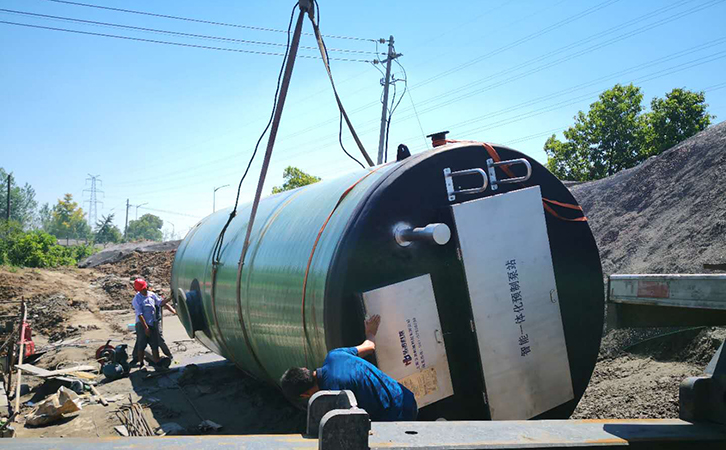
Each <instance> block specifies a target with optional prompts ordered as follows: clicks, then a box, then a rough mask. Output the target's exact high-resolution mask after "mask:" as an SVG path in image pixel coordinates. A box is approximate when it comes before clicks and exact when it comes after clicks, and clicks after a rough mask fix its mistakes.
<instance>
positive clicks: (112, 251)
mask: <svg viewBox="0 0 726 450" xmlns="http://www.w3.org/2000/svg"><path fill="white" fill-rule="evenodd" d="M180 242H181V241H166V242H155V241H144V242H129V243H126V244H116V245H112V246H110V247H107V248H105V249H103V250H101V251H100V252H98V253H96V254H94V255H91V256H89V257H88V258H86V259H84V260H83V261H81V262H80V263H78V267H80V268H81V269H85V268H92V267H96V266H100V265H101V264H114V263H117V262H119V261H121V260H123V259H124V258H127V257H128V256H130V255H133V254H134V253H139V252H140V253H147V252H150V253H156V252H170V251H176V249H177V247H179V243H180Z"/></svg>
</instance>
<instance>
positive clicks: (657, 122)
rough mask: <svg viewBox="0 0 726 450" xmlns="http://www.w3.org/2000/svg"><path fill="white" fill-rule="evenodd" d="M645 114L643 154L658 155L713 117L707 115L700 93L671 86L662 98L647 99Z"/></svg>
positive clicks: (706, 123)
mask: <svg viewBox="0 0 726 450" xmlns="http://www.w3.org/2000/svg"><path fill="white" fill-rule="evenodd" d="M650 108H651V112H650V113H648V114H647V115H646V122H647V123H646V126H647V129H646V142H645V148H644V149H643V151H644V153H645V155H646V156H653V155H659V154H661V153H663V152H664V151H666V150H668V149H669V148H671V147H673V146H674V145H676V144H678V143H679V142H682V141H684V140H686V139H688V138H689V137H691V136H693V135H695V134H697V133H699V132H701V131H703V130H705V129H706V128H708V126H709V125H711V119H714V118H715V116H712V115H710V114H708V112H707V108H708V104H706V96H705V95H704V93H703V92H691V91H689V90H687V89H682V88H675V89H673V90H672V91H670V92H669V93H667V94H666V96H665V98H657V97H656V98H654V99H653V101H651V102H650Z"/></svg>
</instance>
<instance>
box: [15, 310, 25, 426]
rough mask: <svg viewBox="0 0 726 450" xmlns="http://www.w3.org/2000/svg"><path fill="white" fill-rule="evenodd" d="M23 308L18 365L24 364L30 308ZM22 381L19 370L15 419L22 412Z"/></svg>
mask: <svg viewBox="0 0 726 450" xmlns="http://www.w3.org/2000/svg"><path fill="white" fill-rule="evenodd" d="M21 308H22V316H23V321H22V322H21V325H20V351H19V355H18V365H21V364H23V353H25V326H26V324H27V322H26V320H27V319H28V308H27V306H26V304H25V302H23V303H22V304H21ZM20 381H21V371H20V369H19V368H18V381H17V382H16V388H15V410H14V411H13V413H14V414H15V417H17V416H18V411H20Z"/></svg>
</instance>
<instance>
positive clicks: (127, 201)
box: [124, 199, 131, 239]
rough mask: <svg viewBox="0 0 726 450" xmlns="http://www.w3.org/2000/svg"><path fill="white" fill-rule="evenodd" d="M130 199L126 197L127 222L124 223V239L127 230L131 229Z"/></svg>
mask: <svg viewBox="0 0 726 450" xmlns="http://www.w3.org/2000/svg"><path fill="white" fill-rule="evenodd" d="M130 207H131V205H129V199H126V224H125V225H124V239H126V231H127V230H128V229H129V208H130Z"/></svg>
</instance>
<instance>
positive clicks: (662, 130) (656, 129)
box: [544, 84, 714, 181]
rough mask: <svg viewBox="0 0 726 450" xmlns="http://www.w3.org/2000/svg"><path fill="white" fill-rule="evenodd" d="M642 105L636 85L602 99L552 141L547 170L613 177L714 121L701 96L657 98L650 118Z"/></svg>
mask: <svg viewBox="0 0 726 450" xmlns="http://www.w3.org/2000/svg"><path fill="white" fill-rule="evenodd" d="M642 100H643V94H642V93H641V92H640V88H638V87H636V86H633V85H632V84H630V85H628V86H622V85H619V84H616V85H615V87H613V88H612V89H609V90H607V91H605V92H603V93H602V94H600V97H599V99H598V101H596V102H595V103H593V104H592V105H590V110H589V111H588V112H587V114H585V113H584V112H582V111H580V112H579V113H578V114H577V116H575V125H573V126H572V127H570V128H568V129H567V130H565V131H564V133H563V134H564V136H565V141H564V142H562V141H560V140H558V139H557V138H556V137H555V136H554V135H552V136H551V137H550V138H549V139H547V142H545V145H544V150H545V153H547V168H548V169H549V170H550V172H552V173H553V174H555V175H556V176H557V177H559V178H562V179H567V180H576V181H589V180H597V179H600V178H604V177H608V176H610V175H613V174H614V173H617V172H619V171H621V170H623V169H628V168H630V167H633V166H635V165H636V164H638V163H640V162H641V161H643V160H644V159H646V158H648V157H649V156H652V155H657V154H660V153H662V152H663V151H665V150H667V149H669V148H671V147H673V146H674V145H676V144H678V143H679V142H681V141H683V140H684V139H687V138H689V137H691V136H693V135H694V134H696V133H698V132H699V131H702V130H704V129H706V127H708V125H710V123H711V119H713V118H714V116H712V115H710V114H708V112H707V111H706V108H707V107H708V105H707V104H706V103H705V97H704V95H703V93H702V92H691V91H688V90H686V89H680V88H677V89H673V90H672V91H671V92H669V93H668V94H666V97H665V98H664V99H659V98H654V99H653V101H652V102H651V109H652V111H650V112H648V113H643V112H642V109H643V108H642V106H641V102H642Z"/></svg>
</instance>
